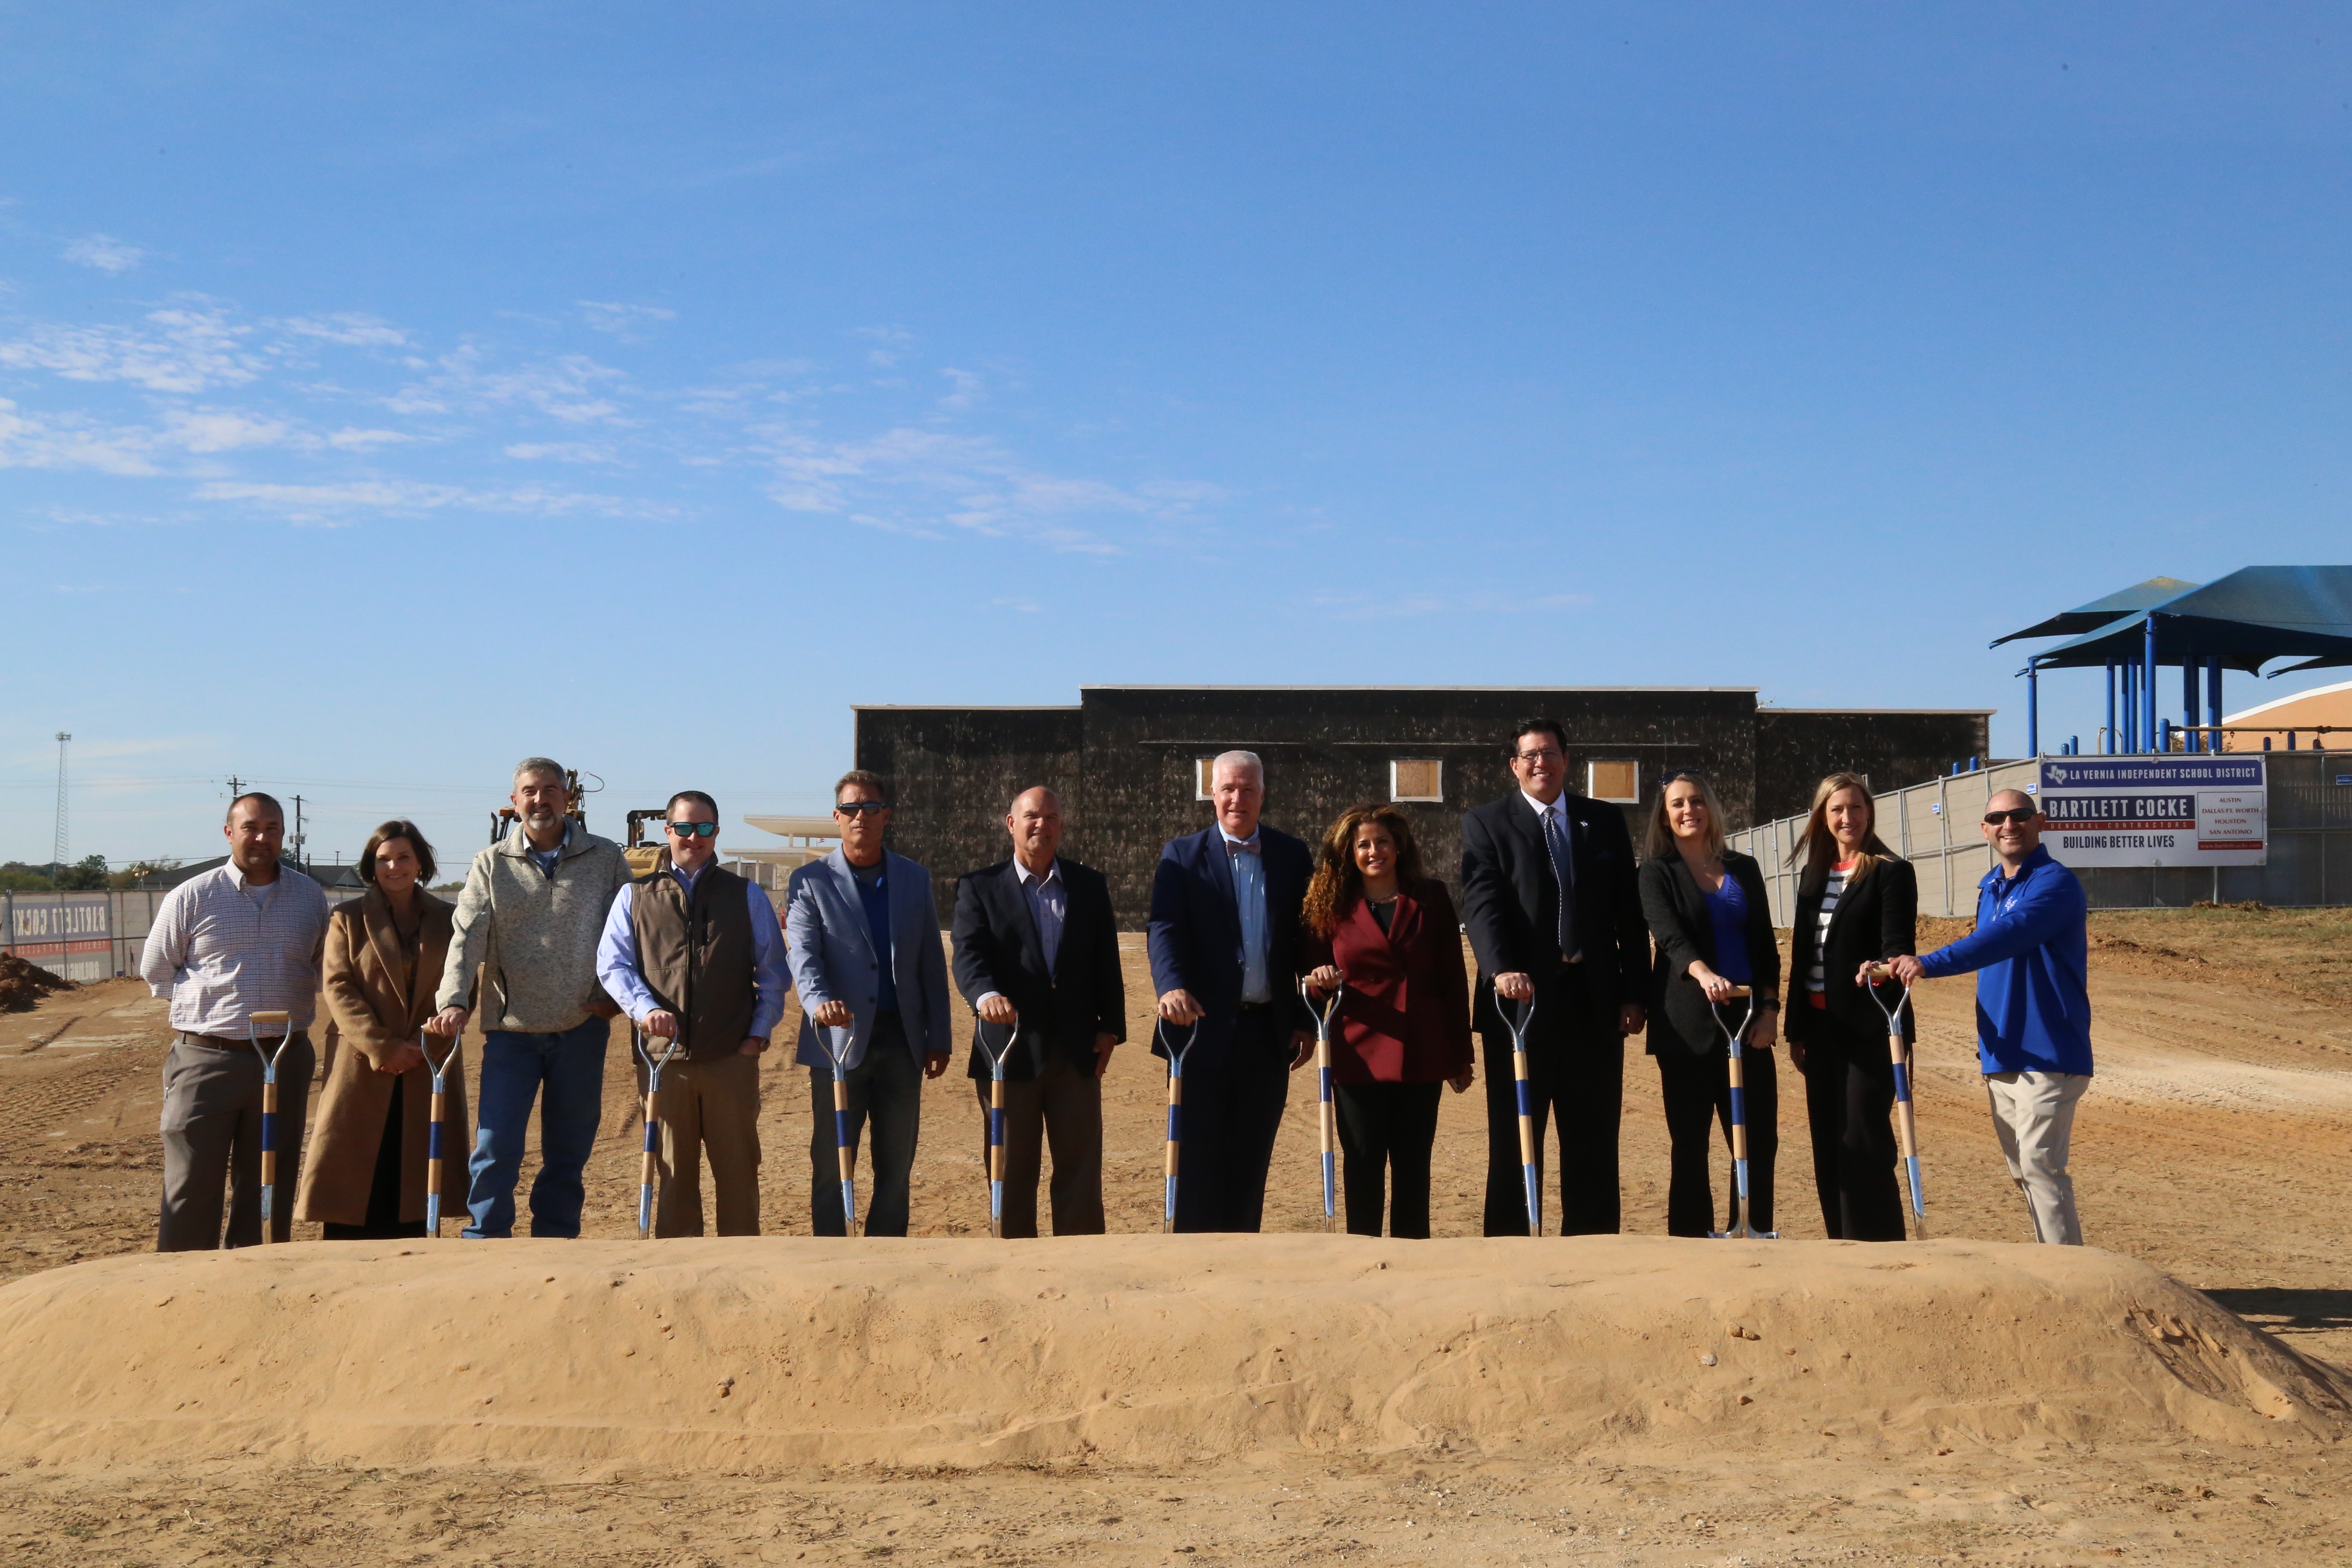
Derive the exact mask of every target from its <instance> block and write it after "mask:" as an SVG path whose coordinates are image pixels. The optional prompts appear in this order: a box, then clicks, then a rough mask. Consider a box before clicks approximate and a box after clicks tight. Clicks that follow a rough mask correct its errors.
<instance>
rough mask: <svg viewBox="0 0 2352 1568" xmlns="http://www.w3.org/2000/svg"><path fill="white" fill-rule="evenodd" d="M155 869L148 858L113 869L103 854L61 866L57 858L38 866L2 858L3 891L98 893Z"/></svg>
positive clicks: (0, 877) (0, 882) (0, 884)
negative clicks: (146, 860) (118, 869)
mask: <svg viewBox="0 0 2352 1568" xmlns="http://www.w3.org/2000/svg"><path fill="white" fill-rule="evenodd" d="M155 869H157V868H156V867H154V866H152V865H150V864H148V863H147V862H145V861H137V862H134V863H133V864H131V865H129V866H126V867H124V868H122V869H121V870H120V871H109V870H108V869H107V868H106V857H105V856H103V855H85V856H83V857H82V858H80V859H79V860H77V861H75V862H74V863H73V864H72V865H70V866H60V865H58V863H57V862H56V861H54V860H51V861H48V862H47V863H46V864H43V865H38V866H33V865H27V864H26V862H24V861H22V860H8V861H0V892H5V893H94V892H99V891H101V890H103V889H108V888H127V887H129V886H130V885H131V883H133V882H135V881H137V880H138V879H140V878H142V877H144V876H146V875H147V874H148V873H149V872H151V871H153V870H155Z"/></svg>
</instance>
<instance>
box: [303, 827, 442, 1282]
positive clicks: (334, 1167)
mask: <svg viewBox="0 0 2352 1568" xmlns="http://www.w3.org/2000/svg"><path fill="white" fill-rule="evenodd" d="M359 871H360V876H361V878H362V880H364V881H366V882H367V883H368V890H367V892H366V893H364V894H363V895H362V896H361V897H359V898H357V899H353V900H351V901H350V902H348V903H345V904H341V905H340V906H338V907H337V908H336V910H334V912H333V913H332V914H331V916H330V917H329V919H328V921H327V951H326V964H325V969H326V993H327V1016H328V1022H327V1087H326V1092H325V1093H324V1094H323V1095H322V1096H321V1097H320V1101H319V1104H318V1107H317V1109H316V1110H313V1111H312V1112H311V1118H310V1125H311V1131H310V1146H309V1147H308V1148H307V1149H305V1150H304V1151H303V1161H302V1186H301V1190H300V1192H299V1194H298V1196H297V1198H296V1202H295V1210H294V1213H295V1217H296V1218H298V1219H305V1220H317V1221H320V1222H321V1223H322V1224H323V1225H324V1226H325V1227H326V1238H327V1239H328V1240H329V1241H368V1240H376V1239H389V1238H392V1237H412V1236H423V1235H424V1234H425V1137H426V1131H427V1128H428V1127H429V1126H430V1124H431V1121H432V1114H433V1098H432V1097H433V1078H432V1073H431V1071H430V1070H429V1069H428V1068H426V1066H425V1053H424V1051H423V1050H422V1049H420V1048H419V1047H418V1045H417V1031H418V1030H420V1029H431V1028H433V1026H434V1007H433V995H434V993H435V992H436V990H438V989H439V988H440V984H441V966H442V963H443V961H444V960H445V959H446V957H447V956H448V952H449V936H450V919H451V917H452V916H453V915H454V914H455V913H456V912H457V911H456V909H455V907H454V906H452V905H450V904H448V903H446V902H444V901H443V900H439V899H436V898H435V897H434V896H433V895H432V894H430V893H428V892H426V891H425V887H424V884H425V883H426V882H429V881H431V880H432V879H433V872H434V865H433V847H432V846H431V845H430V844H427V843H426V842H425V836H424V835H423V834H422V833H419V832H418V831H417V830H416V825H415V823H412V822H387V823H385V824H384V825H383V826H381V827H379V828H377V829H376V830H375V832H374V833H373V835H372V836H370V837H369V838H368V841H367V848H366V849H365V850H363V851H362V853H361V856H360V866H359ZM448 1045H449V1042H448V1041H446V1040H445V1039H441V1038H438V1037H436V1038H435V1040H434V1041H433V1054H434V1056H435V1057H436V1058H438V1057H440V1055H441V1053H442V1051H443V1050H444V1049H446V1047H447V1046H448ZM446 1092H447V1098H446V1101H445V1109H444V1111H443V1114H444V1115H445V1116H446V1118H447V1121H448V1125H447V1126H446V1127H445V1128H444V1129H443V1130H442V1134H441V1147H442V1150H443V1152H444V1159H443V1163H442V1169H441V1201H442V1204H443V1205H444V1206H445V1207H447V1208H451V1209H454V1210H457V1211H459V1212H462V1211H463V1209H464V1207H465V1203H466V1151H467V1147H468V1146H469V1144H470V1143H471V1142H472V1140H471V1137H470V1135H469V1133H468V1131H467V1121H466V1084H465V1075H464V1074H462V1073H451V1074H450V1075H449V1080H448V1083H447V1085H446Z"/></svg>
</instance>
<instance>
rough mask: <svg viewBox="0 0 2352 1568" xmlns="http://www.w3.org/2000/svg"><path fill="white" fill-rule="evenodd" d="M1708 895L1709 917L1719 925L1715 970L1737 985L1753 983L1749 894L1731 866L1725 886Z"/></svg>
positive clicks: (1725, 873)
mask: <svg viewBox="0 0 2352 1568" xmlns="http://www.w3.org/2000/svg"><path fill="white" fill-rule="evenodd" d="M1706 913H1707V919H1708V921H1710V922H1711V923H1712V924H1713V925H1714V927H1715V972H1716V973H1717V974H1720V975H1722V976H1723V977H1724V978H1725V979H1726V980H1728V981H1730V982H1731V983H1732V984H1734V985H1751V984H1755V981H1756V972H1755V970H1753V969H1751V968H1749V967H1748V895H1747V893H1746V892H1744V891H1742V890H1741V889H1740V886H1739V884H1738V881H1737V880H1735V879H1733V877H1732V875H1731V873H1730V872H1729V871H1728V870H1727V871H1725V872H1724V874H1723V886H1722V887H1721V888H1720V889H1717V891H1715V892H1712V893H1708V894H1706Z"/></svg>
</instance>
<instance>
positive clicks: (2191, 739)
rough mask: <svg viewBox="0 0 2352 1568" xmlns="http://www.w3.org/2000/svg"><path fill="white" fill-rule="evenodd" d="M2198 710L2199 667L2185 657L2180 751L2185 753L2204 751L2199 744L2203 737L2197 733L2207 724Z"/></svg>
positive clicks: (2181, 664)
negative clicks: (2200, 727)
mask: <svg viewBox="0 0 2352 1568" xmlns="http://www.w3.org/2000/svg"><path fill="white" fill-rule="evenodd" d="M2204 722H2205V716H2204V715H2203V714H2202V713H2200V712H2199V711H2198V703H2197V665H2196V662H2195V661H2194V660H2192V659H2189V658H2185V657H2184V658H2182V659H2181V661H2180V723H2181V729H2182V731H2183V733H2182V735H2181V737H2180V749H2181V750H2182V751H2184V752H2198V751H2202V750H2204V747H2203V746H2202V745H2200V743H2199V742H2200V741H2202V740H2203V737H2202V736H2200V734H2199V733H2198V732H2197V731H2198V727H2199V726H2200V725H2201V724H2203V723H2204Z"/></svg>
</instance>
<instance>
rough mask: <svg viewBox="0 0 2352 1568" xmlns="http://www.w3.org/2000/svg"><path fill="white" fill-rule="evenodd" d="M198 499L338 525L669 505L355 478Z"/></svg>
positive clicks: (635, 511)
mask: <svg viewBox="0 0 2352 1568" xmlns="http://www.w3.org/2000/svg"><path fill="white" fill-rule="evenodd" d="M195 493H196V496H197V498H198V499H199V500H215V501H236V502H243V503H246V504H247V505H248V506H251V507H253V508H255V509H257V510H263V511H267V512H270V513H273V514H275V515H278V516H280V517H283V518H284V519H285V520H286V521H289V522H313V523H329V524H335V523H342V522H348V521H352V519H353V517H354V516H355V515H357V514H361V513H365V512H380V513H397V512H428V511H440V510H450V509H455V510H465V511H487V512H502V513H510V514H515V515H524V516H533V517H562V516H567V515H570V514H572V513H577V512H593V513H596V514H599V515H603V516H609V517H642V518H661V517H669V516H673V515H675V511H674V509H672V508H668V507H665V506H659V505H656V504H653V503H648V502H646V501H641V500H635V499H634V498H631V497H626V496H602V495H588V494H583V493H582V492H579V491H576V490H551V489H539V488H537V487H528V488H524V489H503V490H497V489H471V488H468V487H466V486H461V485H435V484H424V483H420V482H418V481H415V480H413V479H360V480H353V481H351V482H348V483H342V484H319V485H299V484H262V483H252V482H247V481H245V480H236V479H215V480H212V481H209V482H207V483H205V484H202V485H199V486H197V487H196V492H195Z"/></svg>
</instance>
